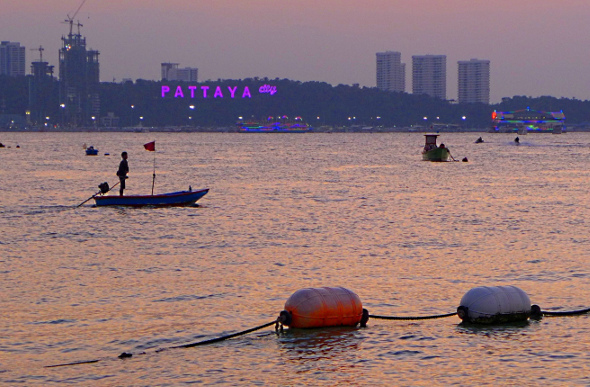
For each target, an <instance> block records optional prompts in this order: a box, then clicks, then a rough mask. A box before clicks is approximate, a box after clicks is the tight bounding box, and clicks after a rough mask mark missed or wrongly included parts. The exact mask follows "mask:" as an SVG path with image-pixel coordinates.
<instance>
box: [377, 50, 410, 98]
mask: <svg viewBox="0 0 590 387" xmlns="http://www.w3.org/2000/svg"><path fill="white" fill-rule="evenodd" d="M401 55H402V54H401V53H399V52H397V51H385V52H378V53H377V87H378V88H379V89H381V90H388V91H398V92H402V93H403V92H405V91H406V64H405V63H401Z"/></svg>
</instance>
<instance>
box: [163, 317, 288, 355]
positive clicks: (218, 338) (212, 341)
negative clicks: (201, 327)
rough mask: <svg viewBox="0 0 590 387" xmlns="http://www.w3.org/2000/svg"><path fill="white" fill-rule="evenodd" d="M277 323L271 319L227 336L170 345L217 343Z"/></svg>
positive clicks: (188, 346) (186, 345)
mask: <svg viewBox="0 0 590 387" xmlns="http://www.w3.org/2000/svg"><path fill="white" fill-rule="evenodd" d="M276 323H277V321H276V320H275V321H271V322H269V323H266V324H262V325H259V326H257V327H254V328H250V329H246V330H245V331H241V332H236V333H232V334H231V335H225V336H221V337H216V338H214V339H209V340H204V341H198V342H196V343H191V344H184V345H176V346H174V347H170V348H191V347H198V346H200V345H207V344H213V343H217V342H219V341H223V340H227V339H231V338H232V337H238V336H242V335H245V334H248V333H250V332H254V331H257V330H260V329H262V328H266V327H269V326H271V325H274V324H276Z"/></svg>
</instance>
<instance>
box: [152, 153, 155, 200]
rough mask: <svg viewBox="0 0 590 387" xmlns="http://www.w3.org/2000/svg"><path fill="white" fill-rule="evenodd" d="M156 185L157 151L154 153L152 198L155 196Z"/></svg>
mask: <svg viewBox="0 0 590 387" xmlns="http://www.w3.org/2000/svg"><path fill="white" fill-rule="evenodd" d="M155 183H156V151H154V174H153V175H152V196H154V184H155Z"/></svg>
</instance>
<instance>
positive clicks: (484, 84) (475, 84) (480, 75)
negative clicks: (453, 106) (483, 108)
mask: <svg viewBox="0 0 590 387" xmlns="http://www.w3.org/2000/svg"><path fill="white" fill-rule="evenodd" d="M457 63H458V65H459V66H458V68H459V77H458V88H457V89H458V91H459V98H458V102H459V103H477V102H479V103H485V104H489V103H490V61H489V60H479V59H471V60H468V61H459V62H457Z"/></svg>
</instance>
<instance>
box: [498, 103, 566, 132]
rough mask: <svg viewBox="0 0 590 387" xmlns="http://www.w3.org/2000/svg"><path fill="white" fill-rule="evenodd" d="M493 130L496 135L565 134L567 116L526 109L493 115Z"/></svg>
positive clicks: (561, 113) (561, 112)
mask: <svg viewBox="0 0 590 387" xmlns="http://www.w3.org/2000/svg"><path fill="white" fill-rule="evenodd" d="M492 121H493V123H492V128H491V129H490V132H495V133H518V134H520V135H524V134H527V133H555V134H560V133H563V132H565V114H564V113H563V111H559V112H544V111H539V110H532V109H530V108H526V109H523V110H516V111H510V112H499V111H496V110H494V112H493V113H492Z"/></svg>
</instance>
